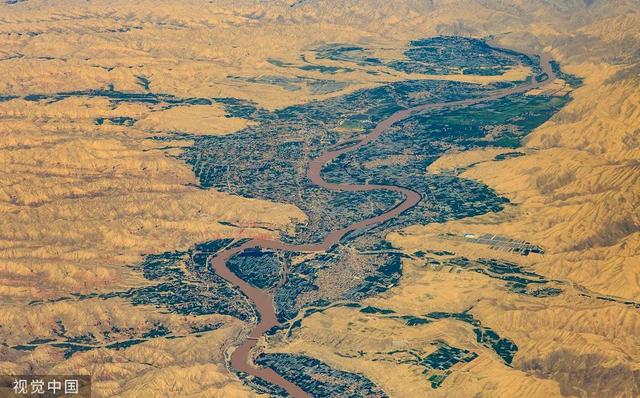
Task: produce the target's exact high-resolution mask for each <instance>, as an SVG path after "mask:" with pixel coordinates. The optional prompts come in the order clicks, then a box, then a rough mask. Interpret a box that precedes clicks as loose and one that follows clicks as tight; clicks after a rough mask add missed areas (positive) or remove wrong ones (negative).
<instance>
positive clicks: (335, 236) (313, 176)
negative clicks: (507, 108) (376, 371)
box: [210, 55, 556, 398]
mask: <svg viewBox="0 0 640 398" xmlns="http://www.w3.org/2000/svg"><path fill="white" fill-rule="evenodd" d="M540 67H541V68H542V69H543V71H544V72H545V73H546V74H547V76H548V78H547V79H546V80H544V81H541V82H537V81H535V77H532V82H530V83H526V84H522V85H519V86H516V87H513V88H509V89H504V90H496V91H495V92H494V93H493V94H490V95H487V96H484V97H481V98H473V99H466V100H460V101H452V102H440V103H434V104H425V105H419V106H416V107H413V108H409V109H405V110H401V111H398V112H396V113H394V114H392V115H391V116H389V117H388V118H386V119H384V120H382V121H381V122H380V123H378V124H377V125H376V127H375V128H374V129H373V130H372V131H371V132H370V133H369V134H367V135H365V136H363V137H362V138H361V139H360V140H359V141H357V142H356V143H354V144H353V145H351V146H348V147H345V148H341V149H337V150H329V151H327V152H324V153H323V154H322V155H320V156H319V157H317V158H315V159H313V160H312V161H311V162H310V163H309V167H308V168H307V177H308V178H309V180H310V181H311V182H312V183H314V184H316V185H318V186H320V187H323V188H325V189H330V190H336V191H353V192H362V191H373V190H387V191H394V192H399V193H401V194H402V195H403V196H404V200H403V201H402V202H401V203H400V204H398V205H397V206H396V207H394V208H391V209H389V210H388V211H387V212H385V213H383V214H380V215H378V216H376V217H371V218H368V219H364V220H362V221H359V222H357V223H355V224H351V225H349V226H347V227H345V228H342V229H338V230H335V231H332V232H330V233H329V234H328V235H327V236H326V237H325V238H324V240H323V241H322V242H321V243H317V244H303V245H290V244H287V243H283V242H281V241H278V240H265V239H252V240H249V241H247V242H245V243H243V244H241V245H239V246H236V247H232V248H229V249H227V250H225V251H223V252H220V253H218V254H217V255H216V256H215V257H212V258H211V260H210V264H211V266H212V267H213V269H214V270H215V272H216V273H217V274H218V275H220V276H221V277H223V278H224V279H226V280H227V281H228V282H229V283H231V284H232V285H234V286H236V287H237V288H239V289H240V290H241V291H242V293H244V295H245V296H247V297H248V298H249V300H251V301H252V302H253V303H254V304H255V306H256V308H257V309H258V312H259V313H260V321H259V323H258V324H256V325H255V326H254V328H253V329H252V330H251V332H250V333H249V334H248V335H246V336H245V337H244V340H243V341H241V342H240V343H239V345H238V346H237V347H236V349H235V350H234V351H233V353H232V354H231V367H232V368H233V369H235V370H237V371H241V372H245V373H248V374H250V375H252V376H255V377H258V378H260V379H262V380H265V381H267V382H269V383H272V384H275V385H277V386H279V387H281V388H283V389H284V390H286V391H287V393H288V394H289V395H290V396H292V397H296V398H300V397H310V395H309V394H308V393H306V392H305V391H303V390H302V389H301V388H300V387H298V386H297V385H295V384H294V383H291V382H290V381H288V380H286V379H284V378H283V377H282V376H280V375H279V374H278V373H276V372H275V371H273V370H272V369H270V368H260V367H256V366H254V364H253V361H252V360H251V359H252V353H251V352H252V350H253V348H255V346H256V344H257V342H258V339H259V338H260V337H261V336H262V335H263V334H264V333H265V332H266V331H268V330H269V329H271V328H273V327H274V326H279V325H280V323H279V322H278V320H277V318H276V312H275V308H274V306H273V295H272V294H271V293H270V292H268V291H265V290H261V289H258V288H255V287H253V286H251V285H250V284H249V283H247V282H245V281H244V280H242V279H241V278H239V277H238V276H237V275H236V274H234V273H233V272H232V271H231V270H230V269H229V268H228V267H227V260H228V259H229V258H231V257H232V256H233V255H235V254H238V253H240V252H242V251H244V250H246V249H249V248H260V249H273V250H284V251H296V252H321V251H326V250H328V249H329V248H331V247H332V246H333V245H335V244H337V243H338V242H339V241H340V239H342V237H344V236H345V235H346V234H347V233H349V232H352V231H356V230H360V229H363V228H366V227H370V226H374V225H376V224H379V223H381V222H383V221H387V220H389V219H391V218H394V217H397V216H398V215H400V214H401V213H403V212H404V211H406V210H408V209H410V208H412V207H413V206H415V205H417V204H418V202H420V200H421V196H420V194H419V193H417V192H415V191H412V190H411V189H408V188H403V187H399V186H395V185H376V184H365V185H353V184H332V183H328V182H326V181H325V180H323V179H322V176H321V171H322V168H323V167H324V165H326V164H327V163H330V162H331V161H333V160H334V159H336V158H337V157H338V156H340V155H342V154H345V153H348V152H353V151H355V150H357V149H358V148H360V147H363V146H365V145H367V144H369V143H370V142H372V141H374V140H375V139H377V138H378V137H379V136H380V135H382V134H383V133H384V132H385V131H387V130H388V129H389V128H390V127H391V126H392V125H393V124H394V123H396V122H398V121H400V120H403V119H406V118H407V117H409V116H411V115H413V114H414V113H416V112H421V111H428V110H436V109H442V108H451V107H460V106H469V105H474V104H478V103H481V102H487V101H493V100H496V99H499V98H502V97H505V96H507V95H510V94H516V93H523V92H526V91H529V90H531V89H535V88H540V87H542V86H544V85H546V84H548V83H550V82H552V81H553V80H554V79H555V77H556V75H555V73H554V72H553V69H552V68H551V64H550V63H549V59H548V57H546V56H544V55H541V56H540Z"/></svg>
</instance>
